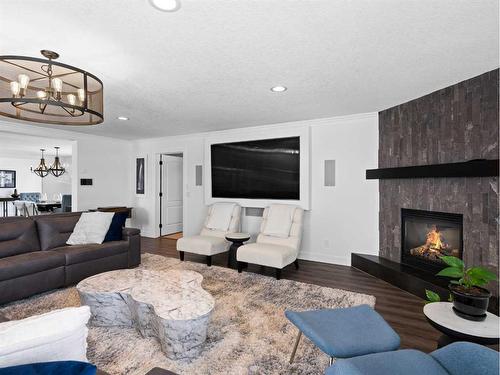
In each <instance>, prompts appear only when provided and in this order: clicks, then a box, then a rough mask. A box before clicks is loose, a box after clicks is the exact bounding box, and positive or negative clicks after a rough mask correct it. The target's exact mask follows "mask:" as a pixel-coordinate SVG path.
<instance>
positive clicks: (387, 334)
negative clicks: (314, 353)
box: [285, 305, 400, 363]
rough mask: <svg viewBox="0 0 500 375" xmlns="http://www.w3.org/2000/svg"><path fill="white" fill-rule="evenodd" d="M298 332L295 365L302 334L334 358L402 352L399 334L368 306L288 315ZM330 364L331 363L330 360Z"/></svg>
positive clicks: (286, 314)
mask: <svg viewBox="0 0 500 375" xmlns="http://www.w3.org/2000/svg"><path fill="white" fill-rule="evenodd" d="M285 316H286V317H287V318H288V320H290V321H291V322H292V323H293V324H294V325H295V326H296V327H297V328H298V329H299V334H298V336H297V340H296V342H295V346H294V348H293V352H292V356H291V358H290V363H292V362H293V358H294V356H295V352H296V350H297V346H298V344H299V341H300V337H301V335H302V333H303V334H304V335H305V336H306V337H307V338H308V339H309V340H311V341H312V342H313V343H314V344H315V345H317V346H318V347H319V348H320V349H321V350H322V351H323V352H325V353H326V354H328V355H329V356H330V358H331V359H333V358H351V357H356V356H360V355H365V354H371V353H379V352H387V351H391V350H396V349H398V348H399V344H400V339H399V336H398V334H397V333H396V332H395V331H394V330H393V329H392V328H391V327H390V326H389V324H387V322H386V321H385V320H384V318H382V317H381V316H380V315H379V314H378V313H377V312H376V311H375V310H373V309H372V308H371V307H370V306H368V305H361V306H355V307H348V308H342V309H322V310H312V311H302V312H296V311H285ZM330 361H331V360H330Z"/></svg>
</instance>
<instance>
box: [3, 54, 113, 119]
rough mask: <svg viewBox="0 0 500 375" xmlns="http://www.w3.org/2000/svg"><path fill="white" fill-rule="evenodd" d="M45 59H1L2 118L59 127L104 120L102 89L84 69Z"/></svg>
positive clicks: (48, 56)
mask: <svg viewBox="0 0 500 375" xmlns="http://www.w3.org/2000/svg"><path fill="white" fill-rule="evenodd" d="M41 53H42V55H43V56H44V57H45V58H46V59H41V58H35V57H26V56H0V115H1V116H6V117H10V118H14V119H18V120H24V121H31V122H40V123H45V124H56V125H96V124H100V123H101V122H103V120H104V116H103V112H104V111H103V107H104V105H103V85H102V82H101V80H100V79H99V78H97V77H96V76H94V75H93V74H91V73H89V72H86V71H84V70H82V69H79V68H76V67H73V66H70V65H66V64H62V63H59V62H56V61H54V60H55V59H57V58H58V57H59V55H58V54H57V53H56V52H52V51H48V50H42V51H41Z"/></svg>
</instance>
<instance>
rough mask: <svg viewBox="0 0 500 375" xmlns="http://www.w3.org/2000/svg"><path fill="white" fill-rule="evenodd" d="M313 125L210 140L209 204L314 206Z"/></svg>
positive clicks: (207, 142)
mask: <svg viewBox="0 0 500 375" xmlns="http://www.w3.org/2000/svg"><path fill="white" fill-rule="evenodd" d="M309 142H310V140H309V127H306V126H301V127H290V128H289V129H283V128H282V127H281V128H276V129H272V131H269V129H267V131H266V132H262V133H260V132H258V131H257V132H256V131H255V129H254V130H253V131H252V132H248V133H247V132H245V131H242V132H241V133H240V134H234V133H233V134H224V133H218V134H217V137H215V136H214V137H210V138H206V140H205V166H206V168H205V178H206V184H205V202H206V204H212V203H215V202H228V201H230V202H237V203H239V204H240V205H241V206H242V207H266V206H268V205H269V204H272V203H281V204H295V205H298V206H300V207H302V208H304V209H306V210H308V209H309V208H310V195H309V194H310V192H309V190H310V179H309V151H310V150H309Z"/></svg>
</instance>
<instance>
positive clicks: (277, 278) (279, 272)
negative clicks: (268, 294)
mask: <svg viewBox="0 0 500 375" xmlns="http://www.w3.org/2000/svg"><path fill="white" fill-rule="evenodd" d="M279 279H281V268H276V280H279Z"/></svg>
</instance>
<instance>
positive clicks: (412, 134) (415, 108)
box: [379, 69, 499, 294]
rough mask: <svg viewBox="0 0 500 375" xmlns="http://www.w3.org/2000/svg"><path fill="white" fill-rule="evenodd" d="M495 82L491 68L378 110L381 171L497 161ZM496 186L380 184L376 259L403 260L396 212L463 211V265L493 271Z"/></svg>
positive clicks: (494, 182) (453, 181) (439, 181)
mask: <svg viewBox="0 0 500 375" xmlns="http://www.w3.org/2000/svg"><path fill="white" fill-rule="evenodd" d="M498 78H499V74H498V69H496V70H493V71H491V72H488V73H484V74H482V75H480V76H478V77H474V78H472V79H469V80H466V81H463V82H460V83H458V84H456V85H453V86H450V87H447V88H444V89H442V90H439V91H436V92H433V93H431V94H429V95H426V96H423V97H421V98H418V99H415V100H412V101H410V102H408V103H404V104H401V105H398V106H396V107H393V108H389V109H387V110H384V111H382V112H380V113H379V167H380V168H387V167H403V166H412V165H427V164H439V163H453V162H461V161H467V160H471V159H482V158H484V159H498V157H499V147H498V143H499V139H498V138H499V122H498V120H499V106H498V99H499V98H498V85H499V81H498ZM498 188H499V185H498V178H496V177H481V178H479V177H478V178H423V179H394V180H380V213H379V215H380V224H379V226H380V255H381V256H383V257H386V258H389V259H391V260H395V261H399V260H400V254H401V244H400V242H401V237H400V236H401V232H400V230H401V208H413V209H421V210H433V211H442V212H453V213H461V214H463V216H464V260H465V262H466V264H468V265H472V264H474V265H483V266H488V267H489V268H492V269H494V270H496V272H497V274H498V262H499V255H498V253H499V236H498V226H499V208H498V203H499V202H498ZM494 289H495V288H494ZM496 294H498V290H497V291H496Z"/></svg>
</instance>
